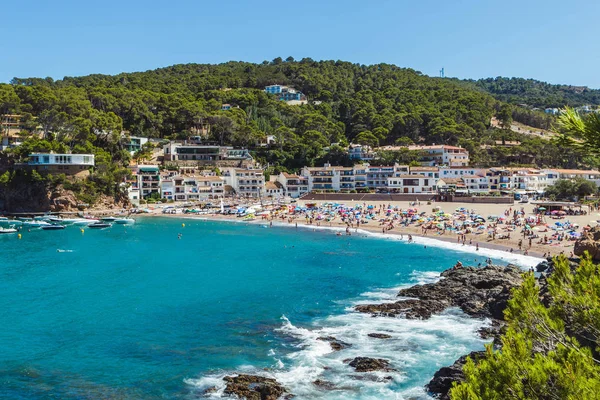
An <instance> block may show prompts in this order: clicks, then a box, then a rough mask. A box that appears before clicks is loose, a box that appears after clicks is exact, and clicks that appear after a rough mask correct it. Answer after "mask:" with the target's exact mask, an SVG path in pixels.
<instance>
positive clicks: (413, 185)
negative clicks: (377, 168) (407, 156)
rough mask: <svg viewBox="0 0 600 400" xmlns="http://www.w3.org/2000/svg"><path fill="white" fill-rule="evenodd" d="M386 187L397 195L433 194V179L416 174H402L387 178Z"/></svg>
mask: <svg viewBox="0 0 600 400" xmlns="http://www.w3.org/2000/svg"><path fill="white" fill-rule="evenodd" d="M387 187H388V189H389V190H390V191H394V192H398V193H433V192H434V191H435V184H434V182H433V179H431V178H428V177H426V176H424V175H418V174H402V175H398V176H393V177H389V178H387Z"/></svg>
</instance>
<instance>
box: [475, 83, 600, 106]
mask: <svg viewBox="0 0 600 400" xmlns="http://www.w3.org/2000/svg"><path fill="white" fill-rule="evenodd" d="M466 82H468V83H469V84H470V85H472V87H474V88H478V89H481V90H483V91H485V92H487V93H489V94H491V95H492V96H494V97H495V98H496V99H498V100H501V101H503V102H507V103H511V104H527V105H528V106H531V107H538V108H547V107H553V108H562V107H564V106H567V105H568V106H571V107H578V106H583V105H588V104H590V105H600V90H598V89H590V88H588V87H585V86H571V85H552V84H549V83H546V82H541V81H537V80H535V79H523V78H503V77H498V78H487V79H479V80H477V81H472V80H469V81H466Z"/></svg>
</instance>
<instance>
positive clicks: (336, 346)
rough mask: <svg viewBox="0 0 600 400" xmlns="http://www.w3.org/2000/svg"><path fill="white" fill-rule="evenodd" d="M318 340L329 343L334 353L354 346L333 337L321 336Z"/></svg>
mask: <svg viewBox="0 0 600 400" xmlns="http://www.w3.org/2000/svg"><path fill="white" fill-rule="evenodd" d="M317 340H321V341H323V342H329V345H330V346H331V348H332V349H333V350H334V351H340V350H342V349H345V348H346V347H351V346H352V345H351V344H350V343H346V342H342V341H341V340H338V339H336V338H334V337H333V336H320V337H318V338H317Z"/></svg>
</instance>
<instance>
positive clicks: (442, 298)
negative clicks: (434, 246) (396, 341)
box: [355, 265, 522, 320]
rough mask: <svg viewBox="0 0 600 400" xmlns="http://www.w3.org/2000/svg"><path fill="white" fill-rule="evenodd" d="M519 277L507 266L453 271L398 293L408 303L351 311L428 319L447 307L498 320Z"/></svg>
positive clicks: (455, 268)
mask: <svg viewBox="0 0 600 400" xmlns="http://www.w3.org/2000/svg"><path fill="white" fill-rule="evenodd" d="M521 273H522V271H521V270H520V269H519V268H518V267H515V266H510V265H509V266H506V267H501V266H487V267H484V268H474V267H454V268H452V269H448V270H446V271H444V272H442V279H441V280H440V281H438V282H436V283H429V284H425V285H416V286H413V287H411V288H408V289H402V290H401V291H400V292H399V293H398V296H401V297H409V298H411V299H407V300H399V301H397V302H395V303H384V304H366V305H359V306H356V308H355V309H356V310H357V311H359V312H364V313H370V314H373V315H382V316H398V315H402V316H404V317H406V318H409V319H428V318H430V317H431V316H432V315H433V314H437V313H439V312H441V311H443V310H445V309H446V308H448V307H460V309H461V310H463V311H464V312H465V313H466V314H468V315H471V316H474V317H480V318H484V317H485V318H494V319H500V320H502V319H503V318H504V315H503V312H504V309H505V308H506V303H507V301H508V299H509V297H510V290H511V289H512V288H514V287H516V286H518V285H520V284H521V282H522V278H521Z"/></svg>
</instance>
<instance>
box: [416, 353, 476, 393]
mask: <svg viewBox="0 0 600 400" xmlns="http://www.w3.org/2000/svg"><path fill="white" fill-rule="evenodd" d="M484 356H485V352H484V351H474V352H471V353H470V354H469V355H466V356H462V357H461V358H459V359H458V360H456V361H455V362H454V364H452V365H451V366H449V367H443V368H440V370H439V371H437V372H436V373H435V375H434V376H433V379H432V380H431V381H430V382H429V383H428V384H427V385H426V386H425V388H426V389H427V391H428V392H429V393H430V394H432V395H433V396H434V397H435V398H438V399H441V400H450V396H449V394H448V393H449V392H450V389H451V388H452V384H453V383H454V382H462V381H464V379H465V374H464V373H463V371H462V369H463V367H464V365H465V363H466V362H467V357H470V358H471V359H472V360H473V361H477V360H479V359H481V358H483V357H484Z"/></svg>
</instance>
